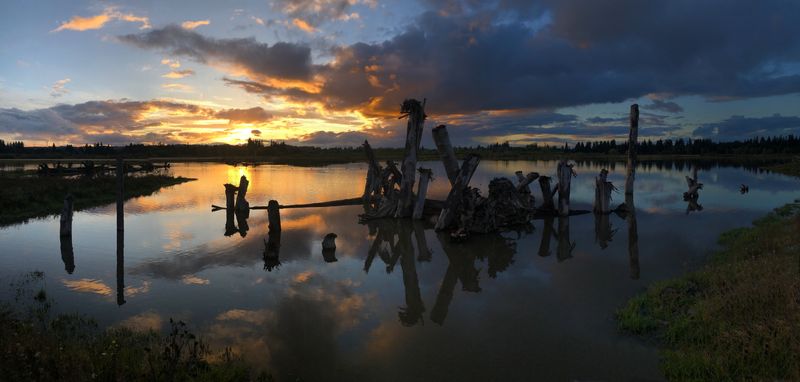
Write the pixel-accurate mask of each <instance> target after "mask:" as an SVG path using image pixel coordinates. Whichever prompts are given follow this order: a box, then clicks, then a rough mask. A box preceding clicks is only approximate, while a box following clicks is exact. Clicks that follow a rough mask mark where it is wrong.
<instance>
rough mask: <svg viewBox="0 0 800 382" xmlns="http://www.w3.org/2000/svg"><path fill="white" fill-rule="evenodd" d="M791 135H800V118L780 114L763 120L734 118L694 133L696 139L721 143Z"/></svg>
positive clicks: (762, 118)
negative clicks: (757, 137) (700, 138)
mask: <svg viewBox="0 0 800 382" xmlns="http://www.w3.org/2000/svg"><path fill="white" fill-rule="evenodd" d="M789 134H793V135H800V117H794V116H792V117H789V116H786V117H785V116H782V115H780V114H775V115H773V116H771V117H761V118H748V117H743V116H733V117H731V118H728V119H726V120H724V121H721V122H716V123H709V124H705V125H702V126H700V127H698V128H697V129H695V130H694V132H693V135H694V136H695V137H703V138H711V139H714V140H720V141H733V140H737V139H738V140H742V139H747V138H752V137H754V136H762V137H765V136H774V135H789Z"/></svg>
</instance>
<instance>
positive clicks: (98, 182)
mask: <svg viewBox="0 0 800 382" xmlns="http://www.w3.org/2000/svg"><path fill="white" fill-rule="evenodd" d="M191 180H194V179H189V178H183V177H172V176H167V175H143V176H129V177H126V178H125V197H126V198H133V197H139V196H146V195H150V194H152V193H154V192H156V191H158V190H159V189H161V188H162V187H167V186H173V185H176V184H180V183H184V182H188V181H191ZM67 194H72V196H73V198H74V206H75V207H74V209H75V210H81V209H86V208H91V207H97V206H101V205H104V204H109V203H113V202H114V201H115V200H116V197H117V185H116V178H115V177H113V176H98V177H93V178H87V177H80V176H78V177H68V178H64V177H46V176H42V177H40V176H36V175H30V174H27V173H23V172H15V173H10V174H2V173H0V226H3V225H8V224H14V223H22V222H25V221H27V220H28V219H33V218H39V217H45V216H48V215H53V214H59V213H61V209H62V208H63V206H64V197H65V196H66V195H67Z"/></svg>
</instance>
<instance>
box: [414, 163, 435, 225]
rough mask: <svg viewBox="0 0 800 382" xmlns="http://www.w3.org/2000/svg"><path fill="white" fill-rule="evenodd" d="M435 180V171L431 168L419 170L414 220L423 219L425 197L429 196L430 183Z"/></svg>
mask: <svg viewBox="0 0 800 382" xmlns="http://www.w3.org/2000/svg"><path fill="white" fill-rule="evenodd" d="M432 178H433V171H431V169H429V168H421V167H420V169H419V186H417V202H416V204H414V215H413V217H414V219H422V211H423V210H424V209H425V196H426V195H427V194H428V182H429V181H430V180H431V179H432Z"/></svg>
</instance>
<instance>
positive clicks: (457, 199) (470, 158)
mask: <svg viewBox="0 0 800 382" xmlns="http://www.w3.org/2000/svg"><path fill="white" fill-rule="evenodd" d="M480 161H481V157H480V156H479V155H477V154H469V155H467V157H466V158H465V159H464V162H462V163H461V170H460V171H459V172H458V177H456V183H455V184H454V185H453V187H452V188H451V189H450V193H449V194H448V195H447V200H446V201H445V205H444V208H443V209H442V212H440V213H439V220H437V221H436V227H435V228H436V230H437V231H441V230H443V229H445V228H447V227H449V226H450V224H451V223H452V222H453V219H454V218H455V216H456V214H457V213H458V210H459V208H460V207H461V204H462V201H463V200H462V199H463V197H464V190H465V189H466V188H467V186H469V181H470V180H471V179H472V175H473V174H474V173H475V169H477V168H478V163H480Z"/></svg>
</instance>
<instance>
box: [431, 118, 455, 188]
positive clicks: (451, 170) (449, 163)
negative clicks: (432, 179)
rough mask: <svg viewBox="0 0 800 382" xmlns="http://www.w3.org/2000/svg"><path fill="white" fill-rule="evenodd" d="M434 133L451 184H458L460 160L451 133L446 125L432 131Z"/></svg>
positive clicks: (434, 140)
mask: <svg viewBox="0 0 800 382" xmlns="http://www.w3.org/2000/svg"><path fill="white" fill-rule="evenodd" d="M431 132H432V134H433V142H434V143H436V151H438V152H439V157H441V158H442V163H443V164H444V170H445V172H446V173H447V179H449V180H450V185H451V186H452V185H455V184H456V178H457V177H458V171H459V167H458V160H457V159H456V154H455V151H453V145H452V144H451V143H450V135H449V134H448V133H447V127H445V125H439V126H436V127H434V128H433V130H432V131H431Z"/></svg>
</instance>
